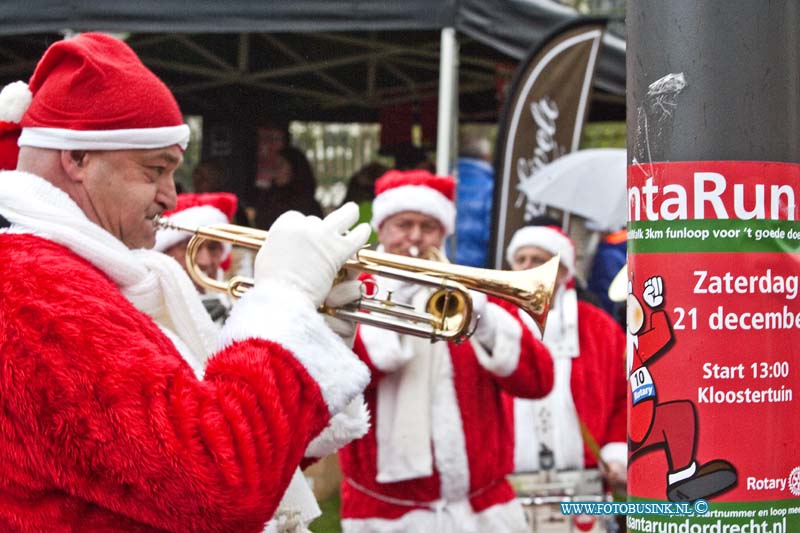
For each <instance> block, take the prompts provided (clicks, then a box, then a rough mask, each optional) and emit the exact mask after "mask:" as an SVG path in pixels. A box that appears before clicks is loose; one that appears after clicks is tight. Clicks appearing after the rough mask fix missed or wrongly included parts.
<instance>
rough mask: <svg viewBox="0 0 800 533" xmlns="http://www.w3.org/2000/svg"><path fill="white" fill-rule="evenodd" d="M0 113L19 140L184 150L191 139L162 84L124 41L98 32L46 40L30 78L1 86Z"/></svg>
mask: <svg viewBox="0 0 800 533" xmlns="http://www.w3.org/2000/svg"><path fill="white" fill-rule="evenodd" d="M0 120H3V121H9V122H18V123H20V124H21V126H22V135H21V136H20V138H19V146H35V147H39V148H52V149H60V150H125V149H153V148H163V147H167V146H173V145H176V144H177V145H179V146H180V147H181V149H182V150H183V149H186V146H187V144H188V142H189V127H188V126H187V125H186V124H184V123H183V117H182V115H181V111H180V109H179V108H178V104H177V102H176V101H175V97H174V96H173V95H172V93H171V92H170V90H169V89H168V88H167V86H166V85H164V83H163V82H162V81H161V80H159V79H158V78H157V77H156V75H155V74H153V73H152V72H151V71H150V70H148V68H147V67H145V66H144V64H143V63H142V62H141V60H139V58H138V57H137V56H136V54H135V53H134V51H133V50H131V48H130V47H129V46H128V45H127V44H125V43H124V42H122V41H120V40H119V39H115V38H114V37H110V36H108V35H103V34H100V33H84V34H81V35H79V36H78V37H75V38H74V39H69V40H64V41H58V42H57V43H55V44H53V45H52V46H50V48H48V49H47V51H46V52H45V53H44V56H42V59H41V60H40V61H39V64H38V65H37V66H36V70H35V71H34V72H33V76H31V79H30V82H29V83H28V84H27V85H26V84H25V83H24V82H21V81H17V82H14V83H12V84H10V85H8V86H6V87H5V88H4V89H3V90H2V92H0Z"/></svg>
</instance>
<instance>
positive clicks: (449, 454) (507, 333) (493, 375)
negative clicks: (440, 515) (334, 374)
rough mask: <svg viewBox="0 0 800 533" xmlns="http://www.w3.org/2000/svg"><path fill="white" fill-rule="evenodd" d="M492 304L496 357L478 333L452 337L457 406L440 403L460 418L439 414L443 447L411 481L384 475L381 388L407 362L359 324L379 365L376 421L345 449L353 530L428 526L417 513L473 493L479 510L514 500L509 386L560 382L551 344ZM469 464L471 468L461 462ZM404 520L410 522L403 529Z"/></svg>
mask: <svg viewBox="0 0 800 533" xmlns="http://www.w3.org/2000/svg"><path fill="white" fill-rule="evenodd" d="M488 307H489V308H491V309H487V311H491V312H493V313H494V316H496V317H497V322H498V327H497V328H496V330H497V331H496V337H495V338H496V339H497V341H496V342H495V346H494V351H493V352H492V356H491V361H489V362H487V361H486V360H485V359H484V360H483V363H482V362H481V361H479V356H478V353H477V350H478V348H476V344H475V343H477V341H476V340H474V338H473V339H472V340H470V341H469V342H464V343H462V344H460V345H456V344H454V343H450V344H449V345H447V350H448V351H449V356H450V357H449V364H450V365H451V369H452V372H451V377H450V379H449V380H447V382H446V383H440V384H439V385H440V386H441V387H443V388H444V389H446V390H449V391H452V393H451V394H449V395H448V394H444V395H443V396H444V397H448V396H449V397H451V398H453V402H454V405H452V406H449V407H451V408H452V409H450V410H448V409H447V407H448V406H437V405H433V406H432V410H433V412H434V413H435V412H436V411H437V410H438V409H441V410H440V412H451V413H457V414H458V415H460V416H459V417H457V418H458V420H453V419H452V418H451V419H449V420H437V419H436V416H435V414H434V416H433V420H432V433H433V435H432V441H434V442H437V443H440V445H441V448H442V449H439V450H435V453H434V458H435V459H434V464H433V474H432V475H430V476H428V477H419V478H415V479H410V480H406V481H399V482H392V483H379V482H378V481H377V480H376V476H377V474H378V468H377V464H378V445H377V437H376V429H375V428H376V426H377V425H378V423H379V421H378V420H377V416H378V415H377V414H376V413H378V409H377V405H376V403H377V395H378V391H377V389H378V385H379V383H380V382H381V380H382V378H383V377H384V376H385V375H386V373H387V372H392V371H394V370H396V369H397V368H398V367H399V366H400V365H401V364H402V363H398V362H397V361H392V360H390V358H387V356H386V355H385V353H382V352H383V350H382V345H381V342H380V335H374V334H372V335H369V336H366V335H365V334H364V333H365V329H364V328H365V327H364V326H359V331H358V333H357V336H356V341H355V346H354V351H355V352H356V354H357V355H358V356H359V357H361V358H362V359H363V360H364V362H366V363H367V365H368V366H369V367H370V370H371V371H372V382H371V383H370V385H369V387H368V388H367V390H366V392H365V399H366V402H367V406H368V408H369V410H370V412H371V413H372V414H373V417H372V419H373V423H372V425H371V427H370V431H369V433H368V434H367V435H366V436H365V437H364V438H362V439H360V440H357V441H354V442H352V443H350V444H349V445H347V446H345V447H344V448H343V449H342V450H340V452H339V457H340V461H341V466H342V471H343V473H344V477H345V479H344V481H343V483H342V510H341V514H342V519H343V525H344V529H345V531H396V530H398V531H399V530H404V531H405V530H407V531H421V530H423V529H420V527H421V525H420V524H422V522H419V521H417V520H416V519H415V518H414V516H415V515H417V516H419V514H418V513H415V511H421V510H423V511H424V510H427V511H430V510H431V507H433V506H434V505H433V504H434V502H437V501H440V500H447V501H448V502H454V501H458V500H465V499H466V500H465V501H468V504H469V507H471V509H472V511H474V512H475V513H478V514H481V513H484V514H485V513H492V512H493V511H492V508H494V511H496V513H497V514H502V513H503V512H504V511H503V504H508V502H511V501H512V500H514V498H515V495H514V493H513V490H512V488H511V486H510V485H509V484H508V482H507V481H506V480H505V476H506V475H507V474H509V473H510V472H511V471H512V468H513V427H512V418H511V417H509V416H508V414H507V413H506V411H505V410H504V408H503V391H505V392H506V393H508V394H511V395H515V396H522V397H528V398H538V397H541V396H544V395H546V394H547V393H548V392H549V390H550V388H551V387H552V384H553V367H552V361H551V359H550V356H549V354H548V352H547V349H546V348H545V347H544V345H542V344H541V343H539V342H538V341H537V340H535V339H534V338H533V336H532V334H531V333H530V331H529V330H527V328H525V327H524V326H522V324H521V323H520V322H519V321H518V320H517V319H516V318H515V317H514V316H513V315H511V314H509V313H507V312H505V311H504V310H502V309H501V308H500V307H499V306H496V305H494V304H492V303H489V304H488ZM387 334H390V335H391V333H387ZM501 339H502V340H501ZM498 341H500V342H498ZM503 341H505V342H503ZM384 348H385V347H384ZM482 353H484V352H482ZM437 432H438V433H437ZM437 436H438V438H437ZM432 445H433V446H435V444H433V443H432ZM464 464H465V465H467V470H468V471H463V469H461V470H460V469H459V468H458V466H457V465H464ZM412 502H414V503H419V504H422V503H425V504H428V505H427V506H425V505H414V504H413V503H412ZM512 503H513V502H512ZM509 505H510V504H509ZM496 518H497V517H496ZM384 519H388V520H389V521H388V522H387V521H386V520H384ZM503 521H504V519H503V518H502V517H499V518H498V519H493V520H491V522H492V524H494V525H493V526H492V527H495V525H497V524H500V523H502V522H503ZM392 522H396V523H395V524H394V525H392ZM397 522H399V523H401V524H402V529H396V528H397V527H399V526H398V523H397ZM523 524H524V521H523ZM393 528H395V529H393ZM511 530H512V529H498V530H496V531H511Z"/></svg>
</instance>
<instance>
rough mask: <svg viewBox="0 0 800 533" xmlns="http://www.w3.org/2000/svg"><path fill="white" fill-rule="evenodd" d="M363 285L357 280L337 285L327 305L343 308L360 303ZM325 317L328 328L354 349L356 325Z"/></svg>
mask: <svg viewBox="0 0 800 533" xmlns="http://www.w3.org/2000/svg"><path fill="white" fill-rule="evenodd" d="M361 285H362V283H361V281H359V280H357V279H354V280H348V281H343V282H341V283H337V284H336V285H334V286H333V289H331V292H330V293H329V294H328V297H327V298H325V305H326V306H327V307H342V306H343V305H346V304H349V303H351V302H356V301H358V299H359V298H361ZM323 317H325V323H326V324H328V327H329V328H331V329H332V330H333V332H334V333H336V334H337V335H339V336H340V337H341V338H342V340H343V341H344V343H345V345H346V346H347V347H349V348H352V347H353V341H354V340H355V337H356V323H355V322H351V321H348V320H342V319H341V318H336V317H333V316H331V315H329V314H327V313H325V314H323Z"/></svg>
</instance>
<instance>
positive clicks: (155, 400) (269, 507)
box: [0, 34, 368, 532]
mask: <svg viewBox="0 0 800 533" xmlns="http://www.w3.org/2000/svg"><path fill="white" fill-rule="evenodd" d="M22 85H23V86H24V84H22ZM76 86H77V87H90V88H92V90H90V91H88V93H87V94H85V95H84V97H85V100H82V99H81V98H80V94H82V93H74V92H70V88H74V87H76ZM123 88H124V90H122V89H123ZM24 89H25V90H28V89H27V88H24ZM12 92H14V93H15V94H17V95H18V94H23V93H24V91H23V87H22V86H20V85H19V84H17V85H16V86H15V88H14V89H13V90H12ZM30 92H31V93H32V98H33V99H32V101H31V94H30V93H28V95H27V99H26V98H24V94H23V98H22V100H23V101H24V104H25V105H24V106H23V107H24V108H27V112H25V113H24V115H23V114H22V113H19V114H18V116H12V117H10V120H14V121H19V120H20V118H21V120H22V122H21V124H22V137H21V138H20V140H19V144H20V145H21V146H32V147H39V148H56V149H57V148H61V149H64V150H92V149H125V148H134V149H135V148H153V147H159V146H172V145H175V144H178V145H181V146H184V147H185V145H186V142H187V141H188V138H189V131H188V127H186V126H185V125H183V123H182V117H181V114H180V111H179V109H178V107H177V104H176V103H175V101H174V99H173V98H172V95H171V94H170V93H169V91H168V90H167V89H166V87H165V86H164V85H163V84H162V83H161V82H160V81H159V80H158V79H157V78H156V77H155V76H153V75H152V73H150V72H149V71H148V70H147V69H146V68H145V67H144V66H143V65H142V64H141V63H140V62H139V60H138V58H136V56H135V54H134V53H133V52H132V51H131V50H130V49H129V48H128V47H127V46H126V45H125V44H124V43H122V42H121V41H117V40H116V39H112V38H110V37H107V36H103V35H99V34H83V35H81V36H79V37H77V38H75V39H72V40H69V41H59V42H58V43H56V44H54V45H53V46H52V47H51V48H50V49H49V50H48V52H47V53H46V54H45V56H44V58H43V59H42V61H41V62H40V63H39V66H38V67H37V69H36V72H35V73H34V75H33V77H32V78H31V83H30ZM8 95H9V93H7V92H6V91H5V90H4V91H3V94H0V119H9V118H7V117H6V116H4V115H3V113H2V111H3V110H4V109H5V108H6V107H8V103H9V102H8V100H7V99H5V97H8ZM70 95H72V97H69V96H70ZM115 95H117V96H118V95H123V96H126V95H127V96H130V97H131V99H130V101H128V100H121V99H119V98H117V99H116V100H114V101H106V99H105V98H103V97H107V98H109V99H113V98H115ZM134 96H135V98H134ZM17 100H19V99H17ZM141 102H146V103H147V106H146V107H144V108H142V107H141ZM12 107H13V106H12ZM87 110H94V111H96V115H94V116H93V118H95V119H96V120H95V121H93V122H92V121H88V120H87V121H86V122H81V123H80V124H77V119H76V118H75V117H84V116H88V114H89V112H88V111H87ZM112 110H113V111H114V112H113V113H112ZM23 112H24V109H23ZM120 116H121V117H122V118H120ZM78 126H81V127H78ZM124 126H128V127H124ZM131 126H141V127H131ZM352 208H353V209H354V210H355V211H353V209H351V211H353V212H352V213H347V216H348V221H343V223H344V222H349V218H353V217H357V208H355V206H352ZM0 216H2V217H3V218H4V219H5V220H6V221H7V222H9V223H10V227H8V228H6V229H4V230H2V231H0V260H2V261H4V264H5V265H7V266H6V268H5V269H4V275H3V277H2V281H0V317H2V318H0V360H1V363H0V368H2V370H0V390H2V394H0V404H1V405H2V409H0V427H1V428H2V431H0V449H2V450H3V453H2V454H0V530H2V531H23V532H28V531H30V532H35V531H209V532H211V531H253V532H257V531H261V530H262V529H263V528H264V525H265V522H267V520H268V519H269V518H270V517H272V516H273V515H274V514H275V511H276V508H278V506H279V503H281V506H282V507H283V509H284V512H283V513H282V514H280V515H276V519H275V520H274V521H273V522H272V523H271V526H270V530H272V531H276V530H281V531H300V530H301V528H302V526H303V522H304V520H305V519H306V517H307V516H306V513H307V512H309V507H308V504H309V502H308V501H307V500H308V490H307V487H305V485H304V483H303V480H302V478H301V477H300V476H299V474H298V473H297V472H298V471H297V468H296V467H297V465H298V464H299V463H300V462H301V459H302V458H303V456H304V454H305V453H306V452H307V451H309V450H311V451H320V450H325V448H326V446H328V445H329V441H326V442H321V441H320V439H321V438H322V437H321V436H320V435H321V432H322V431H323V429H324V428H326V426H327V425H329V424H330V423H331V420H332V418H336V417H339V416H340V415H342V414H343V413H344V412H345V410H346V409H348V408H349V407H350V404H351V401H352V400H353V399H354V398H356V397H357V395H358V393H359V392H360V390H361V389H363V387H365V386H366V384H367V382H368V371H367V369H366V367H365V366H364V365H363V364H362V363H361V362H359V361H358V359H357V358H356V357H355V356H353V354H352V352H351V351H350V350H349V348H348V347H347V346H346V345H345V344H344V343H343V342H342V341H341V339H340V338H339V337H338V336H337V335H336V334H335V333H334V332H333V331H332V330H331V329H329V328H328V327H326V325H325V323H324V321H323V319H322V318H321V316H320V315H319V313H317V312H316V307H315V303H314V302H313V299H311V298H309V297H308V295H307V294H306V293H305V292H303V291H302V290H300V289H299V288H296V287H299V285H297V286H294V287H293V286H291V285H290V284H288V283H269V282H265V283H263V284H261V283H258V284H257V286H256V288H254V289H253V290H252V291H251V292H249V293H248V294H247V295H246V296H245V297H244V298H242V300H241V302H240V303H239V305H237V307H236V309H235V310H234V312H233V314H232V315H231V317H230V319H229V321H228V324H227V325H226V326H225V328H224V329H223V330H222V333H221V334H220V333H219V332H218V331H217V329H216V327H215V326H214V324H213V323H212V322H211V321H210V319H209V318H208V315H207V314H206V312H205V310H204V309H203V306H202V304H201V303H200V301H199V299H197V297H196V292H195V290H194V287H193V286H192V284H191V282H190V281H189V279H188V277H186V275H185V273H184V272H183V270H182V269H181V267H180V266H179V265H178V264H177V263H176V262H175V261H174V260H173V259H171V258H170V257H168V256H165V255H163V254H161V253H158V252H154V251H150V250H130V249H128V248H127V247H126V246H125V245H124V244H123V243H122V242H120V241H119V240H118V239H117V238H116V237H114V236H113V235H112V234H111V233H109V232H107V231H106V230H105V229H103V228H102V227H100V226H98V225H96V224H94V223H92V222H91V221H90V220H89V219H88V218H87V217H86V215H85V214H84V212H83V211H82V210H81V208H80V207H79V206H78V205H77V204H76V203H75V202H74V201H73V200H72V199H71V198H70V197H69V196H68V195H67V194H66V193H65V192H64V191H63V190H61V189H59V188H56V187H55V186H53V185H52V184H51V183H50V182H48V181H47V180H45V179H42V178H40V177H38V176H35V175H33V174H29V173H24V172H16V171H14V172H3V173H0ZM298 216H300V215H298ZM301 218H302V217H301ZM286 220H287V221H288V222H287V223H288V225H289V226H292V224H293V223H292V222H291V221H289V219H288V218H287V219H286ZM354 220H355V218H353V221H354ZM283 229H284V231H283V232H282V233H281V232H276V235H283V236H284V237H283V239H284V240H283V244H284V245H287V246H288V244H289V243H291V242H295V241H296V240H297V235H295V234H292V231H290V230H291V227H289V228H287V227H286V224H285V225H284V228H283ZM362 229H363V230H367V231H360V232H359V233H360V234H363V239H364V240H366V236H367V234H368V228H367V227H364V228H362ZM356 236H358V237H359V238H360V237H361V235H356ZM276 238H277V237H276ZM287 241H288V242H287ZM278 244H279V243H278ZM266 270H267V271H271V272H275V273H277V272H278V270H276V269H275V267H274V264H270V265H269V266H268V267H266ZM259 279H265V278H264V277H262V278H259ZM355 409H356V410H357V407H356V408H355ZM340 436H341V433H339V434H337V435H334V437H340ZM333 440H334V441H335V440H336V439H335V438H334V439H333ZM312 441H313V442H312ZM290 483H291V485H290ZM287 487H290V489H289V491H288V492H287ZM311 503H313V500H312V502H311ZM311 512H313V509H311Z"/></svg>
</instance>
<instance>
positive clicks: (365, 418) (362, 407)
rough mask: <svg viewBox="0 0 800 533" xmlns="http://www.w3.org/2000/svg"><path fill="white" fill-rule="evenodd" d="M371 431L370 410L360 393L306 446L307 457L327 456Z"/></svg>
mask: <svg viewBox="0 0 800 533" xmlns="http://www.w3.org/2000/svg"><path fill="white" fill-rule="evenodd" d="M367 431H369V411H368V410H367V404H366V403H365V402H364V397H363V396H362V395H361V394H359V395H358V396H356V397H355V399H354V400H353V401H352V402H350V403H349V404H347V407H345V408H344V410H343V411H342V412H341V413H337V414H335V415H334V416H333V418H331V421H330V422H329V423H328V425H327V426H326V427H325V429H323V430H322V433H320V434H319V435H317V436H316V438H315V439H314V440H312V441H311V442H310V443H309V445H308V448H306V455H305V456H306V457H319V458H321V457H325V456H326V455H330V454H332V453H335V452H336V450H338V449H339V448H341V447H342V446H344V445H345V444H347V443H349V442H351V441H354V440H356V439H360V438H361V437H363V436H364V435H366V434H367Z"/></svg>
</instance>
